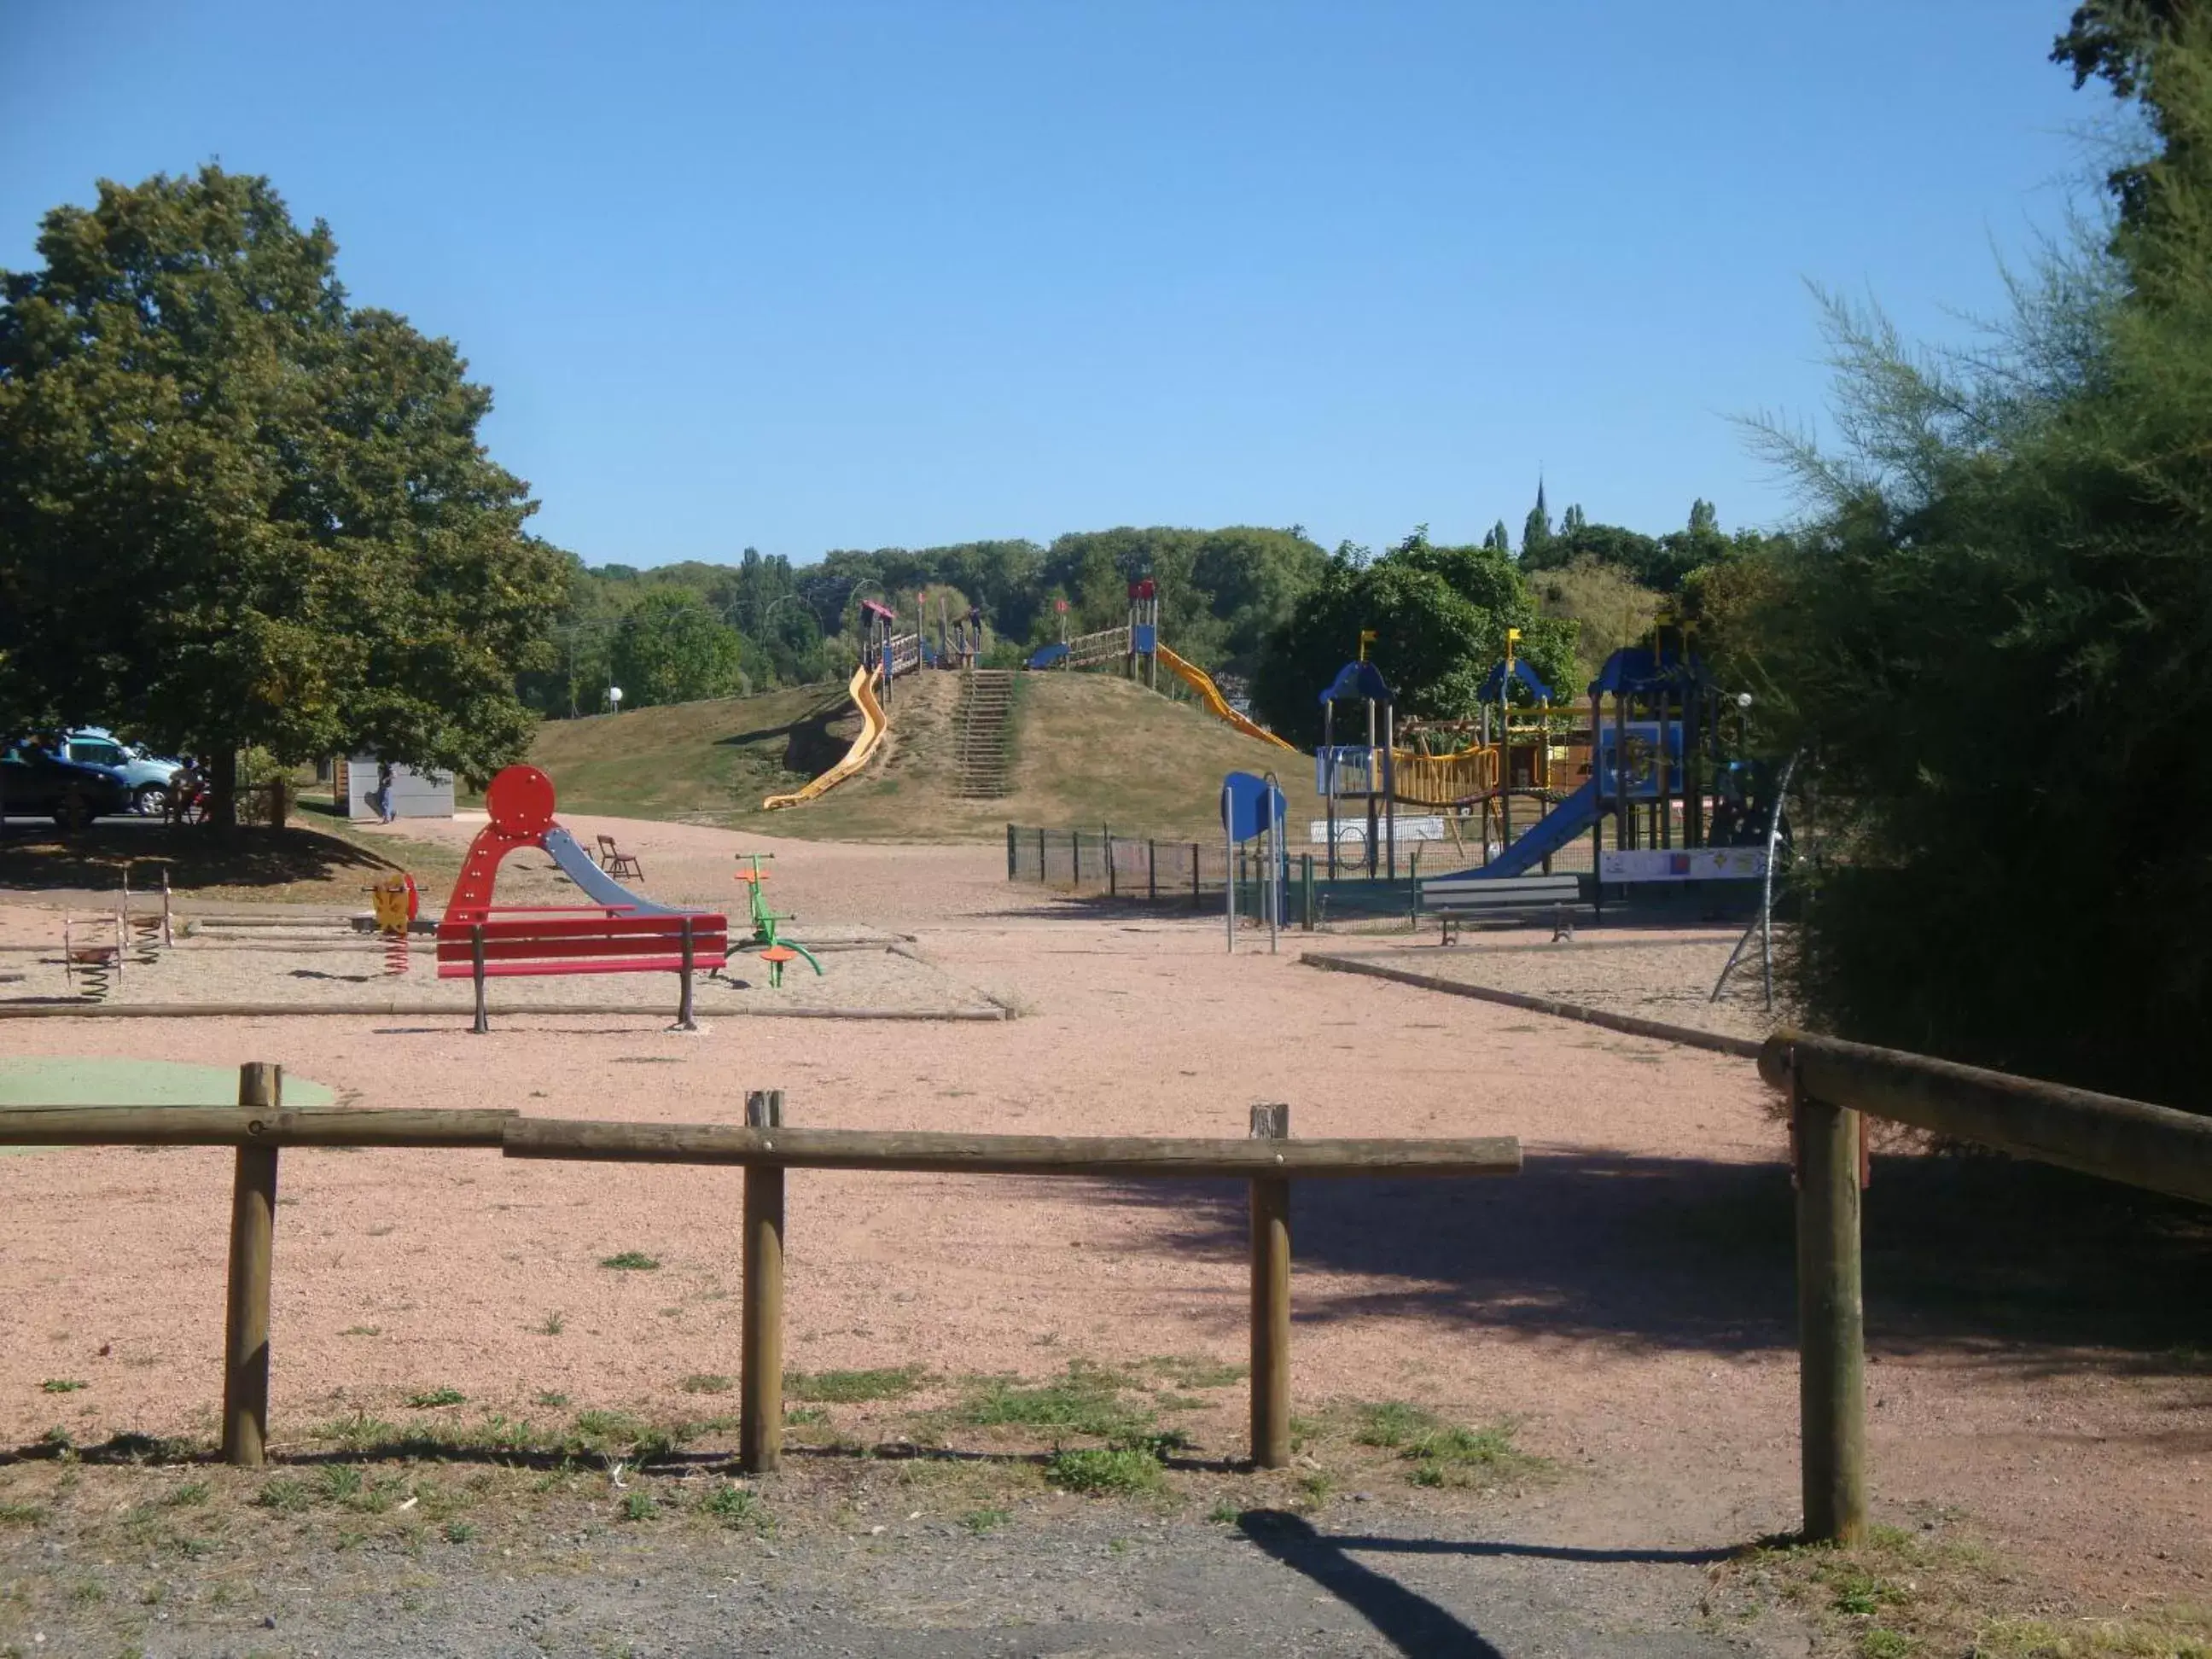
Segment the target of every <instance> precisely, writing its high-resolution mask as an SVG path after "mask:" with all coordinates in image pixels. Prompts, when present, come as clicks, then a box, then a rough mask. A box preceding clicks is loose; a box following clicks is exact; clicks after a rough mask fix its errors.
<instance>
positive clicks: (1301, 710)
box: [524, 486, 1773, 733]
mask: <svg viewBox="0 0 2212 1659" xmlns="http://www.w3.org/2000/svg"><path fill="white" fill-rule="evenodd" d="M1772 539H1773V538H1768V537H1763V536H1759V535H1758V534H1756V533H1751V532H1746V533H1741V534H1738V535H1736V536H1733V537H1731V536H1726V535H1723V533H1722V532H1720V530H1719V528H1718V526H1717V522H1716V520H1715V515H1714V513H1713V509H1712V507H1711V505H1710V504H1709V503H1707V502H1705V501H1699V502H1696V503H1695V504H1694V505H1693V506H1692V510H1691V514H1690V522H1689V526H1688V528H1687V529H1686V530H1683V531H1678V532H1670V533H1668V534H1667V535H1663V536H1646V535H1643V534H1640V533H1639V532H1635V531H1632V530H1626V529H1624V528H1622V527H1620V526H1613V525H1602V524H1591V523H1589V521H1588V520H1586V519H1585V518H1584V517H1583V513H1582V511H1581V509H1580V508H1579V507H1570V508H1569V509H1568V511H1567V514H1566V517H1565V521H1564V523H1563V524H1562V525H1561V526H1560V527H1559V529H1558V530H1556V531H1554V530H1553V529H1552V528H1551V526H1550V519H1549V515H1548V513H1547V512H1546V510H1545V508H1544V506H1543V500H1542V490H1541V486H1540V488H1539V490H1538V504H1537V507H1536V509H1535V510H1534V512H1533V513H1531V514H1530V518H1529V524H1528V532H1527V536H1526V538H1524V543H1523V546H1522V550H1520V551H1519V552H1518V553H1517V554H1516V551H1515V550H1514V549H1513V548H1512V546H1511V544H1510V542H1509V541H1508V540H1507V538H1505V536H1504V531H1503V527H1502V525H1501V526H1500V528H1499V529H1498V530H1497V531H1493V532H1492V533H1491V535H1490V536H1489V537H1487V538H1485V540H1484V541H1483V542H1482V544H1480V545H1479V546H1468V547H1446V546H1439V545H1436V544H1431V542H1430V541H1429V539H1428V537H1427V533H1426V532H1425V530H1422V531H1418V532H1415V533H1414V534H1413V536H1411V537H1409V538H1407V539H1406V540H1405V541H1403V542H1401V544H1398V545H1396V546H1395V547H1392V548H1390V549H1388V550H1385V551H1384V552H1383V553H1382V554H1381V555H1380V556H1377V555H1376V554H1374V553H1373V552H1371V551H1370V550H1368V549H1365V548H1361V547H1358V546H1354V545H1352V544H1345V545H1343V546H1341V547H1339V548H1338V549H1337V550H1335V552H1334V553H1329V552H1325V551H1324V550H1322V547H1321V546H1320V545H1319V544H1317V543H1316V542H1315V541H1313V540H1312V539H1311V538H1310V537H1308V536H1307V535H1306V533H1305V532H1304V529H1303V528H1302V527H1299V526H1292V527H1291V528H1289V529H1286V530H1274V529H1264V528H1255V527H1252V526H1231V527H1229V528H1225V529H1221V530H1211V531H1206V530H1186V529H1173V528H1165V527H1153V528H1146V529H1139V528H1133V527H1123V528H1121V529H1116V530H1104V531H1087V532H1076V533H1072V534H1069V535H1065V536H1061V537H1059V538H1056V539H1055V540H1054V541H1053V542H1052V543H1050V544H1039V543H1036V542H1031V541H1022V540H1013V541H990V542H966V543H960V544H955V545H951V546H947V547H933V548H919V549H908V548H879V549H875V550H868V551H862V550H854V549H841V550H835V551H832V552H829V553H828V554H826V555H824V556H823V558H822V559H821V560H820V562H817V563H814V564H811V565H805V566H802V567H799V568H793V567H792V566H791V565H790V564H789V563H788V562H787V561H786V560H784V559H782V558H780V557H779V558H763V557H762V556H761V555H760V554H759V553H758V552H757V551H755V550H752V549H750V548H748V549H746V550H745V551H744V556H743V557H742V558H741V560H740V561H739V562H738V564H736V565H715V564H706V563H698V562H690V563H684V564H676V565H664V566H661V567H659V568H655V569H653V570H649V571H639V570H636V569H634V568H630V567H629V566H626V565H607V566H604V567H601V568H598V569H596V570H592V569H586V568H584V567H583V566H582V565H581V564H580V563H574V564H572V566H571V568H570V570H569V572H568V602H567V605H566V607H565V608H564V611H563V612H562V616H561V617H560V619H559V620H558V622H557V623H556V625H555V628H554V640H555V642H556V647H557V652H556V657H557V660H556V663H555V664H554V665H553V666H552V668H551V669H550V670H548V671H544V672H541V673H539V674H538V675H535V676H533V677H532V678H529V679H527V680H526V683H525V688H524V690H525V695H526V697H528V699H529V700H530V701H531V702H532V705H533V706H534V707H536V708H538V709H539V710H540V711H541V712H543V713H545V714H551V715H562V714H575V713H579V712H583V713H591V712H594V711H596V710H599V709H600V708H605V702H606V689H607V687H608V686H609V685H610V684H614V685H619V686H620V687H621V688H622V690H623V700H624V703H625V706H628V707H643V706H645V705H646V704H648V703H653V702H684V701H689V700H691V699H696V698H702V697H715V696H738V695H742V694H744V692H746V691H748V690H763V689H766V688H768V687H770V686H775V685H781V684H798V683H803V682H808V681H812V680H817V679H821V678H825V677H827V676H828V675H829V674H830V673H833V672H836V671H839V670H840V669H841V668H842V667H843V666H845V665H850V664H851V663H852V662H853V661H854V660H855V659H856V656H857V644H856V640H857V636H858V627H859V617H860V604H861V602H862V601H863V600H864V599H873V600H875V601H877V602H878V603H888V604H890V605H892V606H893V607H894V608H895V609H896V610H897V611H899V613H900V614H901V616H902V617H913V616H914V615H915V611H916V598H917V596H918V595H923V594H926V595H927V611H928V613H929V617H930V618H931V620H932V625H933V626H934V623H935V619H937V618H938V617H939V616H941V615H949V616H952V617H958V616H961V615H963V614H965V612H966V611H967V610H968V609H969V606H970V605H977V606H980V607H981V610H982V611H983V613H984V615H985V617H987V620H988V622H989V623H990V627H991V632H992V646H991V649H990V652H989V659H990V660H992V661H994V662H996V663H1001V664H1013V663H1017V662H1018V661H1020V660H1022V659H1024V657H1026V656H1027V655H1028V653H1030V651H1031V650H1033V649H1034V648H1035V647H1036V646H1038V645H1040V644H1042V643H1044V642H1046V641H1048V640H1051V639H1053V638H1055V637H1057V636H1058V634H1059V632H1060V629H1061V627H1062V626H1063V618H1062V613H1061V612H1060V611H1059V609H1058V608H1057V602H1059V601H1063V600H1064V601H1066V605H1067V611H1066V613H1065V623H1064V625H1065V626H1066V629H1067V630H1068V631H1069V632H1071V633H1080V632H1085V631H1088V630H1091V629H1102V628H1111V627H1115V626H1116V625H1118V624H1120V623H1122V622H1123V621H1125V620H1126V619H1127V614H1128V601H1127V592H1128V586H1129V584H1130V583H1131V582H1132V581H1133V580H1136V579H1138V578H1139V577H1141V576H1150V577H1152V579H1153V580H1155V581H1156V582H1157V583H1158V592H1159V595H1160V626H1161V631H1162V634H1163V635H1164V637H1165V638H1166V639H1167V640H1168V641H1170V643H1171V644H1172V645H1173V646H1174V647H1175V648H1176V650H1177V651H1178V652H1180V653H1182V654H1183V655H1184V656H1186V657H1188V658H1190V659H1192V660H1194V661H1197V662H1200V663H1203V664H1204V665H1206V666H1207V667H1208V668H1209V669H1211V670H1212V671H1214V672H1215V673H1216V674H1217V675H1218V676H1220V677H1222V678H1225V679H1227V680H1229V681H1231V682H1233V683H1248V682H1249V684H1251V685H1252V687H1253V695H1254V697H1255V702H1257V703H1258V704H1259V705H1260V707H1261V709H1262V710H1263V712H1264V713H1265V714H1266V716H1267V718H1269V719H1270V720H1273V721H1274V722H1275V723H1277V724H1278V725H1279V726H1280V727H1281V729H1283V730H1284V731H1285V732H1286V733H1287V732H1304V730H1305V728H1306V726H1308V725H1310V723H1311V721H1310V713H1311V711H1310V708H1309V706H1308V705H1310V702H1311V701H1312V699H1311V697H1310V696H1309V695H1307V693H1308V692H1310V691H1314V690H1318V689H1319V687H1320V685H1321V684H1322V683H1324V682H1325V681H1326V680H1327V679H1328V677H1329V676H1330V675H1331V674H1333V673H1334V671H1335V669H1336V667H1337V666H1338V665H1339V664H1340V663H1341V661H1342V659H1343V657H1344V655H1345V654H1346V653H1348V652H1349V651H1351V650H1352V648H1353V647H1354V645H1355V643H1356V641H1357V640H1358V635H1359V633H1360V631H1361V629H1363V628H1371V629H1376V631H1377V632H1378V633H1379V634H1380V635H1381V637H1382V641H1383V642H1382V643H1380V644H1379V645H1378V646H1377V647H1376V650H1377V653H1378V655H1379V659H1381V660H1383V661H1384V662H1385V663H1386V664H1387V665H1388V666H1389V672H1390V673H1391V675H1392V678H1393V679H1394V681H1396V680H1401V679H1402V680H1403V681H1404V682H1405V685H1406V688H1407V691H1406V695H1407V699H1408V708H1418V709H1419V712H1422V713H1424V714H1461V713H1465V712H1468V708H1469V707H1470V700H1471V698H1472V695H1473V688H1474V684H1475V683H1476V682H1477V681H1478V680H1479V679H1480V676H1481V674H1482V673H1483V672H1484V671H1486V669H1487V667H1488V666H1489V665H1490V664H1491V663H1492V661H1494V660H1496V659H1497V656H1498V653H1500V652H1502V651H1503V649H1504V636H1505V630H1506V629H1508V628H1520V629H1522V631H1523V634H1524V635H1525V641H1524V645H1523V647H1522V648H1523V650H1524V652H1526V653H1528V654H1529V655H1530V657H1531V659H1532V660H1534V661H1536V662H1538V663H1539V664H1541V665H1542V667H1543V671H1544V672H1545V674H1546V675H1547V678H1549V679H1550V680H1551V681H1552V683H1553V684H1555V685H1557V686H1559V687H1560V688H1562V689H1570V688H1572V689H1579V687H1580V685H1581V684H1582V683H1583V680H1584V679H1586V678H1588V675H1589V670H1590V669H1591V668H1592V667H1594V666H1595V663H1596V662H1598V661H1601V660H1602V659H1603V658H1604V656H1605V655H1606V653H1607V652H1609V651H1611V650H1613V648H1615V647H1618V646H1619V645H1620V644H1623V643H1626V641H1629V640H1631V639H1633V638H1636V637H1638V636H1640V635H1642V634H1643V633H1644V631H1645V630H1646V629H1648V628H1649V627H1650V621H1651V618H1652V616H1653V614H1654V612H1655V611H1656V608H1657V605H1658V603H1659V601H1660V599H1662V597H1663V596H1664V595H1665V594H1667V593H1668V592H1674V591H1677V590H1680V589H1681V588H1682V587H1683V586H1684V583H1685V580H1686V578H1687V577H1688V576H1689V575H1690V574H1692V572H1694V571H1695V570H1697V569H1699V568H1703V567H1705V566H1706V565H1709V564H1712V563H1716V562H1732V561H1736V560H1740V559H1742V558H1746V557H1748V556H1752V555H1753V554H1754V553H1756V552H1757V551H1759V550H1762V549H1764V548H1765V547H1766V546H1767V545H1768V544H1769V543H1770V542H1771V540H1772ZM1363 617H1364V618H1365V620H1364V621H1363V620H1362V618H1363ZM1316 677H1317V678H1316ZM1307 679H1312V680H1313V684H1312V685H1311V686H1309V687H1307V688H1306V690H1305V691H1303V692H1302V691H1299V690H1297V687H1299V686H1301V685H1302V684H1304V681H1305V680H1307Z"/></svg>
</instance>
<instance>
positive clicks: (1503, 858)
mask: <svg viewBox="0 0 2212 1659" xmlns="http://www.w3.org/2000/svg"><path fill="white" fill-rule="evenodd" d="M1596 818H1597V780H1596V779H1595V778H1592V779H1591V780H1590V781H1589V782H1587V783H1585V784H1583V787H1581V788H1579V789H1577V790H1576V791H1575V793H1573V794H1571V795H1569V796H1568V797H1567V798H1566V799H1565V800H1563V801H1561V802H1560V803H1559V805H1557V806H1554V807H1553V809H1552V810H1551V811H1549V812H1547V813H1546V814H1545V815H1544V816H1543V817H1541V818H1540V819H1538V820H1537V821H1536V823H1534V824H1533V825H1531V826H1530V828H1529V829H1528V833H1527V834H1526V835H1523V836H1519V837H1517V838H1516V840H1515V842H1514V843H1513V845H1511V846H1510V847H1509V848H1506V849H1505V850H1504V852H1502V853H1500V854H1498V856H1497V857H1496V858H1494V859H1492V860H1491V861H1490V862H1489V863H1488V864H1486V865H1485V866H1482V868H1480V870H1462V871H1461V872H1459V873H1460V874H1461V875H1462V876H1470V877H1474V876H1523V875H1526V874H1528V872H1529V871H1530V870H1532V869H1534V867H1535V866H1537V865H1539V864H1541V863H1542V862H1543V861H1544V860H1546V859H1547V858H1549V857H1551V856H1552V854H1554V853H1556V852H1558V851H1559V849H1560V848H1562V847H1565V845H1566V844H1567V843H1568V842H1571V841H1572V840H1573V839H1574V838H1575V837H1576V836H1579V835H1580V834H1582V832H1583V830H1585V829H1589V827H1590V825H1591V824H1592V823H1595V821H1596Z"/></svg>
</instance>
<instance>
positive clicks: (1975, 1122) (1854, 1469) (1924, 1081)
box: [1759, 1031, 2212, 1543]
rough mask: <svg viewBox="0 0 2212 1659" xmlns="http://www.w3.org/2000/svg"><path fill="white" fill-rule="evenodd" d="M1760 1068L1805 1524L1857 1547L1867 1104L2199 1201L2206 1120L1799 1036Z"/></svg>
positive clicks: (2210, 1166)
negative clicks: (1785, 1288) (1791, 1346)
mask: <svg viewBox="0 0 2212 1659" xmlns="http://www.w3.org/2000/svg"><path fill="white" fill-rule="evenodd" d="M1759 1075H1760V1076H1761V1077H1763V1078H1765V1079H1766V1080H1767V1082H1769V1083H1771V1084H1772V1085H1774V1086H1775V1087H1776V1088H1778V1089H1781V1090H1784V1091H1786V1092H1787V1093H1788V1094H1789V1096H1790V1147H1791V1152H1792V1158H1793V1162H1794V1164H1795V1166H1796V1179H1797V1340H1798V1415H1799V1422H1800V1446H1799V1458H1800V1466H1801V1467H1800V1473H1801V1477H1802V1483H1803V1487H1804V1498H1805V1534H1806V1536H1807V1537H1808V1538H1810V1539H1814V1540H1816V1541H1832V1542H1838V1543H1856V1542H1857V1541H1858V1540H1859V1539H1860V1538H1862V1537H1863V1535H1864V1534H1865V1532H1866V1520H1867V1481H1866V1314H1865V1307H1864V1302H1863V1296H1862V1291H1861V1282H1862V1281H1861V1273H1860V1266H1859V1249H1860V1238H1859V1223H1860V1213H1859V1192H1860V1188H1862V1186H1863V1184H1864V1181H1865V1176H1866V1168H1867V1164H1866V1156H1867V1143H1866V1139H1865V1133H1864V1129H1863V1125H1862V1124H1861V1122H1860V1118H1861V1117H1862V1115H1866V1116H1873V1117H1882V1118H1887V1119H1889V1120H1891V1121H1893V1122H1898V1123H1905V1124H1910V1125H1911V1126H1912V1127H1915V1128H1918V1129H1926V1130H1929V1131H1931V1132H1933V1133H1936V1134H1941V1135H1946V1136H1948V1137H1950V1138H1952V1139H1957V1140H1969V1141H1973V1142H1976V1143H1978V1144H1979V1145H1981V1146H1990V1147H1995V1148H1996V1149H1997V1150H1998V1151H2000V1152H2010V1153H2012V1154H2013V1155H2014V1156H2015V1157H2018V1158H2033V1159H2035V1160H2037V1161H2038V1162H2039V1163H2044V1164H2057V1165H2058V1166H2059V1167H2061V1168H2062V1169H2068V1170H2079V1171H2080V1172H2081V1173H2082V1174H2084V1175H2093V1176H2102V1177H2104V1178H2105V1179H2106V1180H2108V1181H2118V1182H2125V1183H2126V1184H2127V1185H2129V1186H2133V1187H2142V1188H2148V1190H2149V1191H2152V1192H2156V1193H2166V1194H2171V1195H2172V1196H2174V1197H2177V1198H2187V1199H2194V1200H2197V1202H2198V1203H2202V1204H2212V1118H2203V1117H2198V1116H2196V1115H2192V1114H2191V1113H2188V1112H2177V1111H2173V1110H2172V1109H2169V1108H2166V1107H2164V1106H2153V1105H2149V1104H2147V1103H2144V1102H2142V1101H2139V1100H2126V1099H2123V1098H2122V1097H2119V1096H2117V1095H2100V1094H2094V1093H2092V1092H2091V1091H2088V1090H2086V1089H2069V1088H2067V1087H2065V1086H2064V1085H2062V1084H2057V1083H2043V1082H2039V1081H2036V1080H2035V1079H2029V1078H2020V1077H2013V1076H2010V1075H2009V1074H2008V1073H2003V1072H1987V1071H1983V1070H1981V1069H1979V1068H1978V1067H1976V1066H1960V1065H1955V1064H1953V1063H1952V1062H1950V1061H1948V1060H1930V1059H1928V1058H1927V1057H1926V1056H1924V1055H1921V1054H1901V1053H1899V1052H1898V1051H1896V1050H1894V1049H1890V1048H1868V1047H1866V1046H1864V1045H1863V1044H1860V1043H1856V1042H1839V1041H1838V1040H1836V1039H1835V1038H1832V1037H1817V1036H1802V1035H1800V1034H1799V1033H1796V1032H1794V1031H1783V1032H1778V1033H1777V1034H1776V1035H1775V1036H1771V1037H1770V1038H1768V1039H1767V1042H1766V1044H1765V1047H1764V1048H1762V1049H1761V1051H1760V1053H1759Z"/></svg>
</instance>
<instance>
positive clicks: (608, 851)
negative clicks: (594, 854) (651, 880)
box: [599, 836, 645, 881]
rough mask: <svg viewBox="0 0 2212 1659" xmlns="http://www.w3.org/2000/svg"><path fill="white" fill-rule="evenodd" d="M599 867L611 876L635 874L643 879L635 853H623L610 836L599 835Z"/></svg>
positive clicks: (643, 873) (643, 875) (639, 878)
mask: <svg viewBox="0 0 2212 1659" xmlns="http://www.w3.org/2000/svg"><path fill="white" fill-rule="evenodd" d="M599 868H600V869H602V870H604V871H605V872H607V873H608V874H609V875H611V876H617V877H620V876H635V877H636V878H637V879H638V880H640V881H643V880H644V879H645V872H644V871H643V870H641V869H640V868H639V867H638V862H637V854H635V853H625V852H623V850H622V848H619V847H617V846H616V845H615V838H614V837H613V836H600V837H599Z"/></svg>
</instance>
